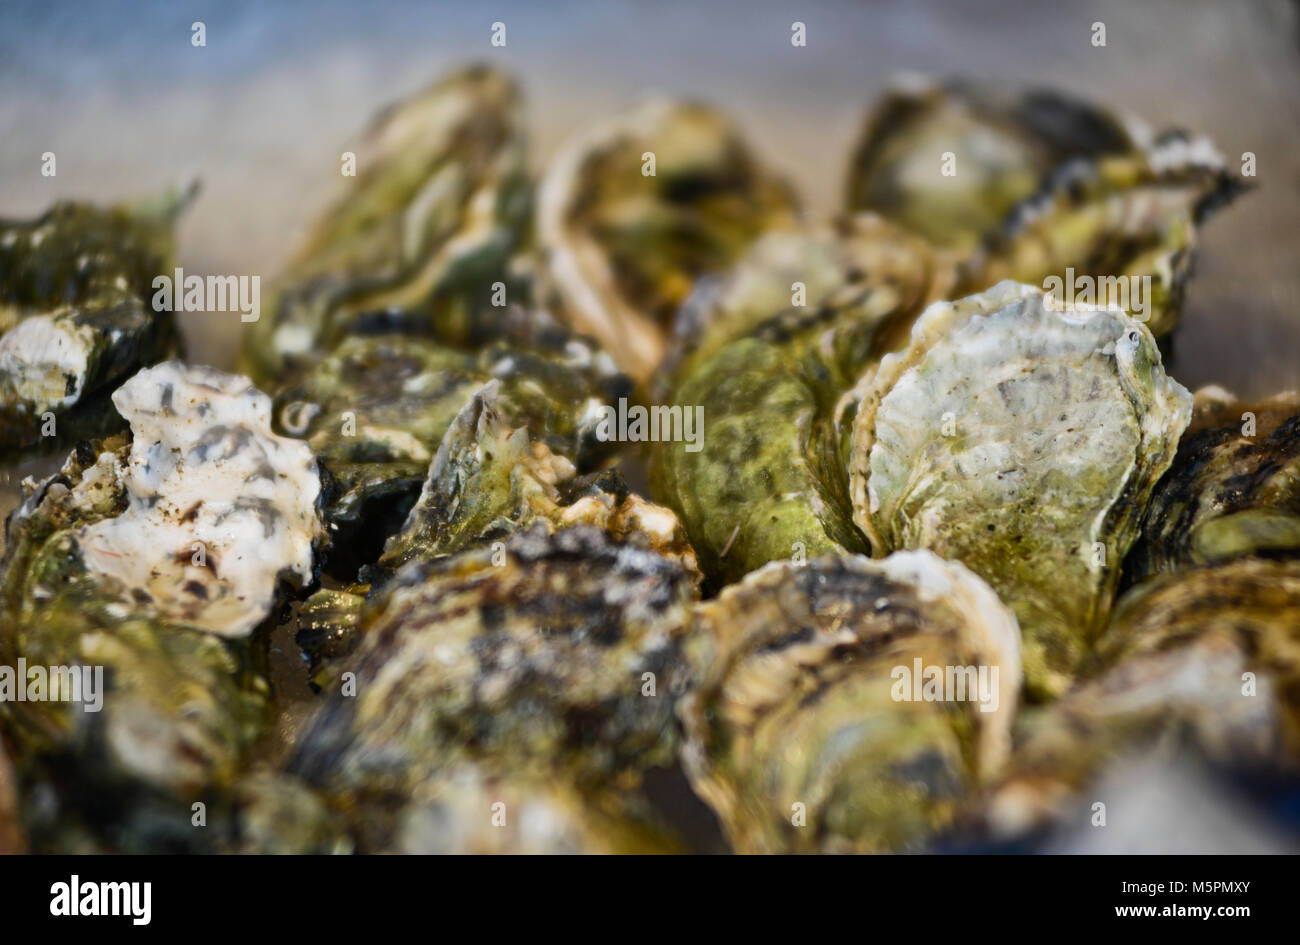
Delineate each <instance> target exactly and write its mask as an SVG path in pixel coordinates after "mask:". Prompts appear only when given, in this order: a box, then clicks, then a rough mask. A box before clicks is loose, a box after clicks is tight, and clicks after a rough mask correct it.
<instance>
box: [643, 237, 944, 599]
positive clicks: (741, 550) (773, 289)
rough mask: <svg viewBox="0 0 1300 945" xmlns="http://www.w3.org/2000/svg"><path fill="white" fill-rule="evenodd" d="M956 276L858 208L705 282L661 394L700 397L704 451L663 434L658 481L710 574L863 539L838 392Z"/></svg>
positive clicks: (657, 452)
mask: <svg viewBox="0 0 1300 945" xmlns="http://www.w3.org/2000/svg"><path fill="white" fill-rule="evenodd" d="M949 285H950V279H949V277H948V276H947V275H946V274H945V273H944V272H942V271H940V270H939V269H938V268H937V266H936V264H935V262H934V261H933V259H932V257H931V255H930V253H929V251H928V249H927V248H926V246H925V244H924V243H923V242H922V241H921V240H919V239H917V238H915V237H912V236H910V235H908V234H906V233H904V232H903V231H901V230H899V229H898V228H897V227H894V226H892V225H890V224H887V223H885V222H884V221H882V220H880V219H879V218H876V217H874V216H871V215H861V216H858V217H854V218H849V219H845V220H842V221H840V222H839V223H837V224H836V225H834V226H833V227H819V228H810V229H807V230H800V231H794V232H782V233H774V234H769V235H768V236H765V237H763V238H761V239H760V240H759V241H758V242H757V243H755V245H754V246H753V248H752V249H751V250H750V251H749V252H748V253H746V254H745V256H744V257H743V258H742V260H741V261H740V262H739V263H738V264H737V265H736V267H735V268H734V269H732V270H730V271H729V272H728V273H727V274H725V275H724V276H719V277H717V278H715V279H713V280H711V281H710V282H708V283H707V284H705V285H702V286H701V287H700V288H699V289H697V290H696V293H695V294H694V295H693V296H692V298H691V301H690V302H689V303H688V304H687V306H686V307H685V308H684V310H683V319H682V321H681V322H680V323H679V329H678V331H679V335H678V339H677V350H676V353H675V355H674V357H673V361H674V364H675V368H676V370H675V374H676V377H675V379H674V380H673V381H672V382H670V383H669V384H667V385H666V390H665V391H664V392H663V395H664V397H665V398H666V399H667V400H668V401H669V402H671V403H673V404H677V405H682V407H683V408H684V409H687V410H689V409H697V408H702V410H703V420H704V433H703V438H702V442H701V443H700V447H701V448H700V449H698V450H687V449H684V448H683V445H682V444H681V443H676V442H665V443H655V444H652V446H651V450H652V452H651V461H652V482H653V485H654V493H653V494H654V496H655V497H656V498H659V499H661V500H662V501H665V502H667V503H668V504H669V505H671V506H672V507H673V508H675V509H677V510H678V512H679V513H680V515H681V516H682V521H683V522H684V524H685V525H686V527H687V530H688V532H689V534H690V537H691V541H692V544H693V545H694V546H695V548H696V551H697V552H698V553H699V555H700V561H701V564H702V566H703V567H704V569H705V573H706V574H708V575H709V577H710V578H711V579H712V580H713V581H714V583H719V582H724V581H730V580H736V579H738V578H739V577H740V576H741V575H743V574H745V573H746V572H748V571H750V570H752V569H754V568H756V567H759V566H760V565H762V564H765V563H767V562H768V561H772V560H775V559H780V558H788V557H792V556H795V555H797V554H801V553H802V554H803V555H817V554H819V553H823V552H829V551H833V550H835V549H837V548H848V549H849V550H855V551H861V550H866V545H865V543H864V542H863V540H862V537H861V535H859V534H857V532H856V530H855V529H854V527H853V525H852V522H851V516H852V510H851V507H850V505H849V502H848V492H847V489H848V479H847V475H846V468H847V467H846V463H845V459H844V455H843V444H844V441H846V439H847V438H846V436H845V430H846V427H845V426H844V425H843V424H842V423H841V422H840V420H841V418H840V416H839V414H838V413H837V407H838V401H839V399H840V396H841V394H843V393H844V391H845V390H846V389H847V388H849V387H850V386H851V385H852V384H853V382H854V380H856V379H857V377H858V375H859V374H860V373H861V372H862V370H863V369H864V368H865V367H866V366H867V365H868V364H870V363H872V362H873V360H874V358H875V357H876V356H878V353H879V352H880V351H883V350H887V349H888V347H889V346H890V345H891V344H892V343H893V338H894V337H895V336H896V335H898V334H900V333H902V334H904V335H905V333H906V329H907V327H908V326H909V325H910V324H911V320H912V319H913V318H915V317H916V315H917V313H918V312H920V311H921V309H922V307H923V306H924V304H925V303H926V302H928V301H930V300H932V299H933V298H934V297H936V296H939V295H940V294H941V293H942V292H943V291H945V289H946V288H947V287H948V286H949ZM796 293H797V294H796ZM900 330H901V331H900Z"/></svg>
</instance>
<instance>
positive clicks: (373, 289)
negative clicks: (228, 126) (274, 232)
mask: <svg viewBox="0 0 1300 945" xmlns="http://www.w3.org/2000/svg"><path fill="white" fill-rule="evenodd" d="M519 111H520V106H519V91H518V89H517V88H516V86H515V84H514V82H513V81H511V80H510V79H509V78H508V77H507V76H505V75H503V74H502V73H500V72H498V71H496V70H494V69H490V68H487V67H484V66H474V67H470V68H467V69H463V70H460V71H458V72H454V73H452V74H450V75H448V76H446V77H444V78H442V79H440V80H439V81H438V82H436V83H434V84H433V85H432V86H431V87H429V88H428V89H425V90H424V91H422V92H420V93H418V94H416V95H414V96H412V97H410V98H408V99H406V100H403V101H401V102H399V103H397V104H395V105H393V106H391V107H390V108H388V109H387V110H385V111H384V112H383V113H382V114H381V115H380V116H379V117H378V119H377V120H376V121H375V123H374V125H373V127H371V128H370V129H369V131H368V132H367V134H366V136H365V140H364V141H363V142H362V144H361V146H360V147H359V148H358V149H357V167H358V174H357V176H356V178H355V179H352V178H349V179H348V182H349V186H347V187H346V189H345V190H344V192H343V193H342V195H341V196H340V198H339V199H338V200H337V201H336V203H334V204H333V205H332V206H331V207H330V208H329V209H328V210H327V211H326V212H325V213H323V214H322V215H321V216H320V218H319V219H318V220H317V222H316V224H315V225H314V226H313V228H312V230H311V233H310V235H309V236H308V238H307V239H306V241H305V242H304V243H303V244H302V246H301V247H300V249H299V250H298V252H297V253H296V254H295V256H294V258H293V259H292V261H291V262H290V263H289V265H288V267H287V269H286V271H285V272H284V273H283V274H282V275H281V276H280V277H279V279H278V280H277V283H276V287H275V291H274V292H273V294H272V299H273V301H272V304H271V305H270V306H269V308H270V317H269V318H263V319H261V320H259V321H258V322H256V323H254V324H253V326H252V330H251V331H250V332H249V334H248V336H247V339H246V343H245V346H244V350H243V355H242V361H241V369H243V370H246V371H247V372H248V373H249V374H251V375H252V377H254V378H255V379H257V380H262V381H266V380H274V379H279V378H282V377H284V375H285V369H286V368H287V367H292V366H296V365H303V364H309V363H311V361H312V360H314V359H315V358H317V357H319V356H320V355H321V354H323V353H324V352H327V351H328V350H329V349H330V348H332V347H333V346H334V345H335V344H336V343H337V342H338V341H339V340H340V339H341V338H342V337H343V336H344V335H345V334H347V332H348V331H349V328H350V326H351V324H352V322H353V321H354V320H355V319H356V318H358V317H360V316H362V315H364V314H365V313H367V312H378V311H383V310H385V309H390V308H398V309H407V310H410V311H411V312H412V313H418V314H419V316H420V321H421V322H422V323H423V325H424V327H425V328H426V329H428V330H433V329H434V327H435V326H440V330H441V331H442V332H443V334H444V335H450V334H454V333H456V332H462V331H468V330H469V329H468V328H467V327H466V326H467V325H468V324H469V322H470V320H471V317H472V316H474V315H477V313H478V310H479V309H480V308H481V307H485V306H487V304H488V303H489V301H490V299H491V296H492V294H493V283H494V282H498V281H500V282H503V283H506V284H509V283H512V282H514V281H516V280H515V278H514V277H513V276H512V275H511V273H510V267H509V260H510V257H511V255H512V254H513V253H514V252H515V250H516V248H517V246H518V243H519V240H520V238H521V235H522V234H523V233H524V232H525V231H526V227H527V220H528V216H529V213H530V199H531V198H530V196H529V189H528V182H527V178H526V176H525V170H524V162H523V138H522V132H521V129H520V126H519V125H520V116H519Z"/></svg>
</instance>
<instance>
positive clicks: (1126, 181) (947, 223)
mask: <svg viewBox="0 0 1300 945" xmlns="http://www.w3.org/2000/svg"><path fill="white" fill-rule="evenodd" d="M1241 187H1242V185H1241V183H1240V182H1239V181H1238V180H1236V179H1234V178H1232V177H1231V176H1230V175H1229V173H1228V170H1227V167H1226V165H1225V163H1224V161H1223V158H1222V157H1221V156H1220V155H1219V153H1218V152H1217V151H1216V150H1215V148H1214V145H1213V144H1212V143H1211V142H1210V141H1209V139H1207V138H1205V137H1202V136H1198V135H1191V134H1188V133H1186V132H1183V131H1180V130H1176V129H1175V130H1168V131H1164V132H1162V133H1160V134H1158V135H1157V134H1154V133H1153V132H1152V131H1151V130H1150V128H1148V127H1147V126H1146V125H1145V124H1144V123H1143V122H1141V121H1139V120H1137V119H1136V118H1134V117H1132V116H1128V115H1124V114H1120V113H1116V112H1111V111H1106V110H1102V109H1099V108H1097V107H1095V106H1092V105H1090V104H1088V103H1086V102H1083V101H1080V100H1078V99H1075V98H1072V97H1070V96H1067V95H1063V94H1060V93H1057V92H1053V91H1047V90H1040V89H1033V90H1029V91H1025V92H1012V91H1009V90H1006V89H1003V88H1000V87H996V86H992V85H987V84H979V83H973V82H967V81H962V80H951V81H949V82H946V83H942V84H941V83H936V82H933V81H931V80H928V79H924V78H910V79H908V80H906V81H902V82H899V83H898V84H896V86H895V87H894V88H893V89H891V90H890V91H889V92H887V93H886V95H885V96H884V98H883V99H882V100H881V101H880V102H879V103H877V105H876V106H875V107H874V109H873V110H872V112H871V114H870V116H869V118H868V120H867V124H866V127H865V128H864V130H863V132H862V137H861V140H860V141H859V144H858V146H857V150H856V151H855V153H854V156H853V158H852V159H851V163H850V173H849V185H848V208H849V209H850V210H862V209H869V210H876V211H877V212H879V213H882V214H884V215H885V216H888V217H890V218H891V219H894V220H897V221H898V222H900V223H902V224H904V225H906V226H908V227H909V228H911V229H912V230H914V231H915V232H918V233H920V234H921V235H922V236H924V237H926V238H927V239H928V240H930V241H931V242H932V243H934V244H935V245H936V246H937V247H941V248H942V249H943V250H945V251H946V252H947V253H948V255H949V256H950V257H951V258H952V259H953V260H954V261H957V262H960V263H961V264H962V265H961V269H962V273H963V279H962V282H961V286H960V294H962V295H965V294H968V293H970V292H978V291H980V290H983V289H986V288H988V287H990V286H992V285H995V284H996V283H998V282H1001V281H1003V280H1004V279H1011V280H1014V281H1016V282H1024V283H1028V284H1030V285H1039V286H1043V287H1045V288H1046V287H1049V286H1048V284H1047V280H1048V279H1049V278H1053V277H1054V278H1055V279H1058V280H1061V282H1062V285H1061V286H1060V291H1059V292H1058V294H1059V295H1061V296H1066V297H1068V298H1071V299H1072V298H1074V296H1075V288H1074V285H1073V284H1072V283H1073V280H1075V279H1079V278H1085V277H1086V278H1087V279H1088V280H1089V281H1090V282H1092V281H1097V280H1102V279H1105V278H1107V277H1109V278H1110V279H1115V278H1117V277H1127V278H1129V279H1138V280H1142V279H1145V280H1147V281H1146V282H1139V283H1137V285H1141V286H1143V288H1142V289H1140V290H1137V289H1134V290H1132V291H1141V292H1143V293H1144V296H1143V298H1142V299H1140V300H1139V299H1136V298H1134V297H1133V295H1132V291H1130V290H1129V288H1128V287H1127V286H1126V287H1125V289H1124V291H1123V297H1122V300H1121V299H1114V298H1112V299H1110V300H1109V301H1111V302H1115V303H1116V304H1121V305H1122V307H1124V308H1125V309H1126V310H1127V311H1128V312H1129V314H1130V315H1134V316H1135V317H1139V318H1140V319H1141V320H1142V321H1145V322H1147V327H1148V328H1150V330H1151V333H1152V334H1153V335H1155V336H1156V337H1157V338H1162V337H1163V336H1165V335H1167V334H1169V333H1170V332H1171V331H1172V330H1173V328H1174V325H1175V323H1176V322H1177V319H1178V314H1179V310H1180V308H1181V305H1182V297H1183V293H1184V289H1185V286H1186V282H1187V279H1188V276H1189V275H1190V272H1191V265H1192V256H1193V253H1194V251H1195V247H1196V226H1197V224H1199V223H1200V222H1201V221H1202V220H1203V219H1204V218H1205V217H1206V216H1207V215H1208V214H1209V213H1210V212H1211V211H1212V210H1214V209H1215V208H1216V207H1218V206H1219V205H1220V204H1222V203H1224V202H1226V201H1228V200H1230V199H1231V198H1232V197H1233V196H1234V195H1235V194H1236V193H1237V192H1238V191H1239V190H1240V189H1241ZM1067 283H1068V285H1067ZM1110 285H1111V284H1110V283H1108V284H1107V286H1103V287H1098V286H1096V285H1090V286H1088V287H1087V288H1086V289H1085V290H1084V291H1085V292H1086V293H1091V294H1090V295H1088V296H1086V297H1085V298H1083V299H1082V301H1084V302H1086V303H1087V304H1093V303H1094V302H1095V303H1097V304H1105V303H1106V301H1107V299H1103V298H1100V297H1099V296H1098V293H1099V292H1102V291H1110V290H1109V288H1108V287H1109V286H1110ZM1114 285H1116V286H1117V285H1118V284H1117V283H1115V284H1114ZM1113 294H1117V292H1116V293H1113Z"/></svg>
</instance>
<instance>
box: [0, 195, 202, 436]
mask: <svg viewBox="0 0 1300 945" xmlns="http://www.w3.org/2000/svg"><path fill="white" fill-rule="evenodd" d="M194 193H195V189H194V188H191V189H190V190H189V191H187V192H186V193H185V194H175V193H169V194H166V195H164V196H163V197H161V198H158V199H156V200H151V201H144V202H141V203H138V204H134V205H120V206H113V207H108V208H99V207H95V206H92V205H90V204H83V203H71V202H64V203H58V204H55V205H54V206H53V207H52V208H51V209H50V210H49V211H47V212H46V213H44V214H43V215H41V216H40V217H38V218H36V219H35V220H24V221H17V220H0V447H10V448H12V447H21V446H30V445H32V444H34V443H38V442H40V441H41V439H42V438H43V437H50V436H56V435H57V437H58V439H57V440H53V439H51V440H49V441H48V442H63V443H66V442H68V441H69V439H73V438H76V437H93V436H102V435H104V434H105V433H107V432H109V431H111V430H112V429H114V428H115V427H117V426H120V419H119V418H118V417H117V416H116V414H114V412H113V410H112V405H111V404H109V403H108V399H107V397H106V396H105V395H106V394H107V393H109V392H110V391H111V390H112V388H113V387H114V386H115V385H116V384H118V383H120V382H121V381H122V380H124V379H125V378H127V377H129V376H130V375H131V374H133V373H134V372H135V371H137V370H138V369H139V368H141V367H144V366H146V365H149V364H153V363H154V362H156V361H160V360H163V359H165V358H167V357H172V356H175V355H176V354H177V353H178V352H179V349H180V337H179V335H178V333H177V331H176V323H175V319H174V316H173V315H172V313H171V312H170V311H163V312H159V311H155V310H154V308H153V306H152V303H151V298H152V288H151V285H152V282H153V279H154V277H155V276H157V275H159V274H160V273H170V268H169V266H170V260H171V255H172V233H171V231H172V224H173V222H174V221H175V219H176V217H177V216H178V215H179V214H180V212H181V210H182V209H183V208H184V206H185V205H186V204H187V203H188V202H189V200H190V199H191V198H192V196H193V194H194ZM47 412H49V413H51V414H53V415H54V420H55V425H54V427H53V429H52V430H51V429H47V425H46V424H45V422H44V419H45V418H44V417H43V415H44V414H45V413H47Z"/></svg>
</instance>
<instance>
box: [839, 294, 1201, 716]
mask: <svg viewBox="0 0 1300 945" xmlns="http://www.w3.org/2000/svg"><path fill="white" fill-rule="evenodd" d="M859 389H860V394H861V407H860V409H859V410H858V412H857V416H856V418H855V419H854V427H853V442H852V461H851V477H852V497H853V507H854V516H855V521H856V523H857V525H858V527H859V528H860V529H861V530H862V531H863V533H864V534H865V535H867V536H868V538H869V539H870V541H871V545H872V548H873V550H874V552H875V553H876V554H877V555H883V554H887V553H889V552H891V551H896V550H901V549H908V548H929V549H931V550H932V551H935V552H936V553H938V554H940V555H941V556H943V557H945V558H953V559H956V560H959V561H961V562H963V563H964V564H966V565H967V566H968V567H970V568H971V570H973V571H975V573H977V574H979V575H980V576H981V577H983V578H984V579H985V580H986V581H988V582H989V584H991V585H992V586H993V587H994V589H995V590H997V591H998V593H999V595H1000V596H1001V597H1002V598H1003V600H1005V601H1006V602H1007V603H1008V605H1010V606H1011V608H1012V609H1013V610H1014V611H1015V612H1016V616H1017V617H1018V618H1019V621H1020V626H1021V629H1022V631H1023V633H1024V637H1025V640H1024V651H1025V653H1024V664H1025V675H1026V679H1027V682H1028V684H1029V686H1030V690H1031V692H1035V693H1037V694H1054V693H1059V692H1061V691H1062V690H1064V689H1065V688H1066V687H1067V686H1068V684H1069V682H1070V681H1071V678H1072V675H1073V673H1074V672H1075V671H1076V667H1077V666H1078V664H1079V663H1080V661H1081V660H1083V659H1084V658H1085V657H1086V655H1087V653H1088V650H1089V647H1090V645H1091V643H1092V642H1093V640H1094V638H1095V637H1096V635H1097V634H1098V633H1099V632H1100V631H1101V629H1102V627H1103V626H1104V625H1105V622H1106V618H1107V614H1108V612H1109V610H1110V605H1111V602H1112V600H1113V597H1114V594H1115V590H1116V588H1117V586H1118V581H1119V577H1120V564H1121V562H1122V561H1123V558H1124V555H1125V554H1126V553H1127V552H1128V550H1129V548H1130V546H1131V545H1132V543H1133V541H1134V539H1135V538H1136V536H1137V529H1138V525H1139V521H1140V516H1141V512H1142V509H1143V508H1144V507H1145V505H1146V503H1147V501H1148V499H1149V497H1150V495H1151V492H1152V490H1153V489H1154V487H1155V484H1156V481H1157V480H1158V479H1159V478H1160V476H1161V475H1162V474H1163V473H1164V471H1165V470H1166V469H1167V468H1168V467H1169V465H1170V463H1171V462H1172V461H1173V457H1174V452H1175V449H1176V447H1177V443H1178V437H1179V435H1180V434H1181V433H1182V431H1183V429H1184V428H1185V427H1186V426H1187V423H1188V420H1189V418H1190V415H1191V407H1192V398H1191V395H1190V394H1189V393H1188V392H1187V391H1186V390H1185V389H1184V388H1183V387H1182V386H1181V385H1179V384H1178V383H1177V382H1175V381H1174V380H1173V379H1171V378H1170V377H1168V376H1167V375H1166V374H1165V372H1164V368H1163V366H1162V365H1161V361H1160V353H1159V351H1158V350H1157V348H1156V346H1155V341H1154V339H1153V338H1152V337H1151V333H1150V332H1149V331H1148V330H1147V329H1146V327H1145V326H1143V325H1142V324H1140V323H1139V322H1137V321H1134V320H1133V319H1131V318H1129V317H1128V316H1127V315H1125V314H1124V313H1123V312H1122V311H1119V310H1118V309H1092V310H1078V311H1058V310H1057V309H1056V308H1055V307H1054V306H1053V305H1052V304H1051V301H1050V299H1048V298H1047V297H1046V296H1045V295H1044V293H1043V292H1042V291H1041V290H1039V289H1036V288H1034V287H1032V286H1023V285H1016V284H1014V283H1002V284H1000V285H998V286H996V287H994V288H993V289H990V290H989V291H987V292H985V293H982V294H979V295H974V296H970V297H969V298H966V299H962V300H960V301H958V302H954V303H936V304H935V305H933V306H931V307H930V308H929V309H927V310H926V312H925V314H924V315H922V316H921V317H920V319H918V320H917V322H916V324H915V325H914V326H913V329H912V340H911V343H910V344H909V346H908V347H907V348H906V349H904V350H903V351H901V352H899V353H897V354H893V355H889V356H887V357H885V358H884V359H883V360H882V361H881V363H880V366H879V369H878V370H875V371H871V372H868V374H867V375H865V376H864V378H863V380H862V382H861V384H860V387H859Z"/></svg>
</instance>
